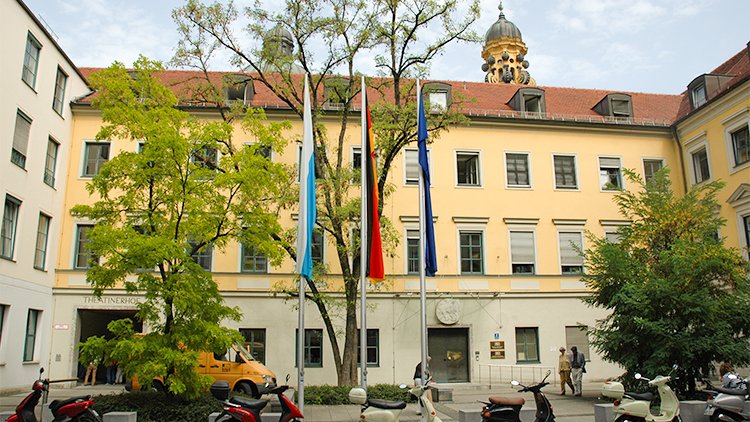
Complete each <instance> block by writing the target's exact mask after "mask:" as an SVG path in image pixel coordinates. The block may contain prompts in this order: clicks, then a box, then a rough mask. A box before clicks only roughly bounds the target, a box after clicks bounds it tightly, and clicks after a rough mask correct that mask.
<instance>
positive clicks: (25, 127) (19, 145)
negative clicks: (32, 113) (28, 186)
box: [10, 110, 31, 168]
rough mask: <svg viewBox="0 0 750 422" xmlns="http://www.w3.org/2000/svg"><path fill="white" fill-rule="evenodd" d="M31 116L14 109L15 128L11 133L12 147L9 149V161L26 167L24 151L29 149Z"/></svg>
mask: <svg viewBox="0 0 750 422" xmlns="http://www.w3.org/2000/svg"><path fill="white" fill-rule="evenodd" d="M30 133H31V118H29V117H28V116H26V115H25V114H24V113H23V112H22V111H21V110H17V111H16V130H15V132H14V133H13V148H12V149H11V150H10V162H11V163H13V164H15V165H17V166H18V167H21V168H26V151H27V150H28V149H29V134H30Z"/></svg>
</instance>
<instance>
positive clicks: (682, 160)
mask: <svg viewBox="0 0 750 422" xmlns="http://www.w3.org/2000/svg"><path fill="white" fill-rule="evenodd" d="M672 137H673V138H674V140H675V142H677V152H678V153H679V154H680V169H681V170H682V171H681V174H682V190H683V193H687V191H688V177H687V173H686V171H685V157H684V155H683V153H682V143H681V142H680V135H679V133H678V132H677V125H672Z"/></svg>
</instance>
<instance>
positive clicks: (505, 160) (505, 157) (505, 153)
mask: <svg viewBox="0 0 750 422" xmlns="http://www.w3.org/2000/svg"><path fill="white" fill-rule="evenodd" d="M508 154H516V155H525V156H526V169H527V171H528V173H529V183H528V185H511V184H509V183H508ZM503 166H504V167H505V188H506V189H521V190H529V189H533V188H534V178H533V174H534V173H533V167H532V165H531V153H530V152H528V151H503Z"/></svg>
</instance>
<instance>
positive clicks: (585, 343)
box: [565, 325, 591, 360]
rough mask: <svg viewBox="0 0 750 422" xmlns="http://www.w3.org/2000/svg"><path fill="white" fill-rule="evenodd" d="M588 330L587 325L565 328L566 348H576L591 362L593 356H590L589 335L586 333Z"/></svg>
mask: <svg viewBox="0 0 750 422" xmlns="http://www.w3.org/2000/svg"><path fill="white" fill-rule="evenodd" d="M588 328H589V327H587V326H585V325H576V326H572V327H565V348H566V349H568V350H570V349H571V348H572V347H573V346H576V349H578V351H579V352H581V353H583V356H585V357H586V360H591V356H590V355H589V335H588V334H587V333H586V330H588Z"/></svg>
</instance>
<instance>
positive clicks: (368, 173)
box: [362, 87, 385, 281]
mask: <svg viewBox="0 0 750 422" xmlns="http://www.w3.org/2000/svg"><path fill="white" fill-rule="evenodd" d="M362 95H364V96H365V101H364V103H365V110H364V113H365V115H366V117H365V119H366V122H367V123H366V124H367V130H366V131H365V136H364V137H365V139H364V140H363V142H362V144H363V145H362V147H363V150H362V153H363V154H365V157H364V159H365V160H364V161H365V162H364V165H365V168H364V169H362V171H364V172H365V179H366V182H365V186H362V188H363V189H364V190H365V196H366V198H367V248H366V250H367V252H366V255H365V257H366V258H367V272H366V274H367V277H369V278H370V279H371V280H373V281H379V280H382V279H383V278H385V274H384V269H383V244H382V241H381V238H380V218H379V217H378V170H377V169H378V166H377V160H376V156H375V142H374V137H373V133H372V117H371V116H370V105H369V103H368V102H367V90H366V88H364V87H363V89H362Z"/></svg>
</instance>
